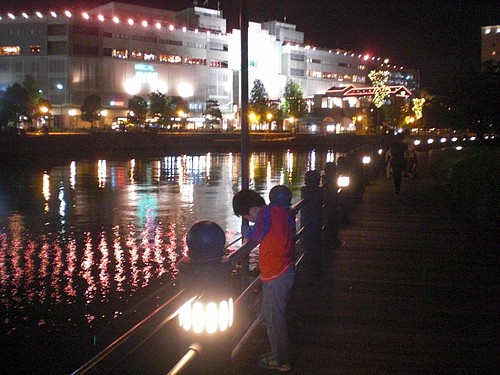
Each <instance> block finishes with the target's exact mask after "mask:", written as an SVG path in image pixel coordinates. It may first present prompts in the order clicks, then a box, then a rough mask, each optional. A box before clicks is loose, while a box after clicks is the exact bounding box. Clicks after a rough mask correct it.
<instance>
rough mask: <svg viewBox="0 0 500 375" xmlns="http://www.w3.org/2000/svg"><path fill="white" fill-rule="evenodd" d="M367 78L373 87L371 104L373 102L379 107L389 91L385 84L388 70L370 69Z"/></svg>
mask: <svg viewBox="0 0 500 375" xmlns="http://www.w3.org/2000/svg"><path fill="white" fill-rule="evenodd" d="M368 78H370V80H371V81H372V85H373V89H374V90H373V92H374V97H373V104H375V107H377V108H380V107H382V104H384V99H385V98H386V97H387V96H388V95H389V94H390V92H391V90H390V89H389V87H387V85H386V83H387V81H388V79H389V72H388V71H387V70H372V71H371V72H370V73H369V74H368Z"/></svg>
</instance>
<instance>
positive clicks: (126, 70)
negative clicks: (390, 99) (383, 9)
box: [0, 2, 419, 127]
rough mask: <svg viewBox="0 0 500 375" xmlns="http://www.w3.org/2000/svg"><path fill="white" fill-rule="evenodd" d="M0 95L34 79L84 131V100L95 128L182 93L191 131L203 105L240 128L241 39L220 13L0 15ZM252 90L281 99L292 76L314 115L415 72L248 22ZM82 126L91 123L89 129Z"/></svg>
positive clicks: (66, 119) (414, 76) (61, 117)
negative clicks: (349, 90)
mask: <svg viewBox="0 0 500 375" xmlns="http://www.w3.org/2000/svg"><path fill="white" fill-rule="evenodd" d="M0 16H1V17H0V90H4V89H6V88H7V87H8V86H9V85H12V84H13V83H15V82H19V83H22V82H23V80H24V78H25V76H26V75H28V74H30V75H32V76H33V77H34V78H35V80H36V82H37V83H38V85H39V86H40V87H41V89H42V92H43V96H44V98H46V99H48V100H49V101H50V102H51V103H52V106H53V109H52V115H53V116H54V117H55V121H54V123H55V124H58V125H63V126H64V127H70V126H75V124H77V125H78V126H84V125H85V124H82V123H77V122H78V113H79V109H80V106H81V105H82V103H83V101H84V99H85V98H86V97H87V96H88V95H90V94H97V95H99V96H100V97H101V99H102V106H103V109H104V110H106V112H103V116H102V119H101V125H104V124H110V123H112V121H113V119H117V118H124V117H126V115H127V106H128V100H129V99H130V98H132V97H133V96H134V95H138V96H141V97H143V98H145V99H147V98H148V96H149V94H150V93H151V92H157V91H159V92H161V93H164V94H166V95H168V96H171V95H172V96H173V95H175V96H181V97H183V98H184V99H185V100H186V101H187V102H188V103H189V118H188V120H190V121H191V126H192V127H199V126H202V125H203V123H204V119H203V111H204V109H205V105H206V101H207V100H216V101H217V102H218V104H219V107H220V109H221V112H222V114H223V118H224V120H223V126H224V127H226V126H228V124H229V125H231V126H234V127H238V112H239V108H240V66H241V32H240V30H237V29H234V30H232V31H231V32H228V30H226V27H227V23H226V19H224V18H223V15H222V12H221V11H220V10H218V9H217V10H215V9H209V8H205V7H199V6H196V5H194V6H193V7H190V8H188V9H184V10H181V11H168V10H162V9H155V8H149V7H144V6H136V5H130V4H125V3H119V2H110V3H107V4H105V5H103V6H100V7H97V8H93V9H89V10H88V11H86V12H79V13H71V11H69V10H67V11H64V12H61V13H56V12H49V13H46V14H45V13H40V12H36V13H33V14H28V13H21V14H13V13H7V14H2V15H0ZM248 35H249V36H248V45H249V50H248V60H249V69H248V77H249V90H251V88H252V86H253V82H254V80H255V79H260V80H261V81H262V82H263V84H264V86H265V88H266V91H267V92H268V94H269V97H270V98H271V99H274V100H279V99H280V98H281V96H282V94H283V89H284V87H285V85H286V82H287V81H288V80H289V79H293V80H294V81H296V82H298V83H299V84H300V86H301V87H302V89H303V91H304V96H305V97H306V99H307V100H308V103H309V109H310V110H313V109H314V108H313V106H314V100H313V98H314V95H318V94H324V93H325V92H326V91H327V90H329V89H330V88H331V87H334V86H335V87H346V86H350V85H353V86H356V87H363V86H369V79H368V78H367V76H368V73H369V72H370V71H371V70H373V69H383V70H388V71H389V72H390V77H389V82H388V83H389V84H392V85H404V86H406V87H407V88H409V89H410V90H414V89H416V88H418V84H419V77H418V71H416V70H411V69H403V68H402V67H398V66H396V65H393V64H392V62H389V61H387V60H384V59H383V58H380V57H375V56H368V55H363V54H361V53H355V52H353V51H345V50H341V49H334V50H332V49H327V48H319V47H315V46H310V45H306V44H304V32H302V31H298V30H296V26H295V25H292V24H288V23H286V22H279V21H270V22H264V23H256V22H249V33H248ZM87 126H88V125H87Z"/></svg>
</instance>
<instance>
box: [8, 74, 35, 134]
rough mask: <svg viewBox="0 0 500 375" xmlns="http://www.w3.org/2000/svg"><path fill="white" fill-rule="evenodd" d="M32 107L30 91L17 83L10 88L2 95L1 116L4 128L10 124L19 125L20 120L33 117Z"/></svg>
mask: <svg viewBox="0 0 500 375" xmlns="http://www.w3.org/2000/svg"><path fill="white" fill-rule="evenodd" d="M31 112H32V107H31V102H30V95H29V92H28V90H27V89H26V88H25V87H24V86H21V85H20V84H19V83H17V82H15V83H14V84H13V85H12V86H8V87H7V88H6V89H5V91H4V92H3V93H2V100H1V103H0V114H1V119H2V126H7V124H8V123H14V124H16V125H17V124H18V123H19V121H20V118H22V117H28V116H30V115H31Z"/></svg>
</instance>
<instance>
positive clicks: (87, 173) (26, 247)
mask: <svg viewBox="0 0 500 375" xmlns="http://www.w3.org/2000/svg"><path fill="white" fill-rule="evenodd" d="M336 157H338V155H335V154H334V153H333V152H326V153H325V152H323V153H317V152H314V151H310V152H303V153H295V154H294V153H292V152H289V151H288V152H260V153H253V154H252V155H251V159H250V173H251V175H250V187H251V188H253V189H255V190H257V191H258V192H260V193H261V194H262V195H263V196H264V197H265V198H266V200H267V197H268V194H269V191H270V189H271V188H272V187H273V186H274V185H276V184H285V185H288V186H290V188H291V189H292V192H293V196H294V202H296V201H297V200H298V199H299V197H300V187H301V186H302V184H303V176H304V173H305V172H306V171H307V170H309V169H320V170H322V168H323V166H324V163H325V162H326V161H333V160H335V158H336ZM240 169H241V168H240V157H239V155H233V154H217V153H215V154H214V153H212V154H210V153H209V154H205V155H179V156H168V157H164V158H161V159H131V160H126V161H120V160H97V161H89V160H79V161H72V162H71V163H70V164H69V165H62V166H55V167H48V168H47V169H40V170H37V169H35V170H29V171H27V170H20V171H17V172H16V174H15V176H9V178H8V179H7V181H5V182H3V183H2V184H1V185H0V230H1V232H0V295H1V301H0V312H1V327H2V328H1V334H2V335H4V334H12V333H13V332H14V331H17V332H26V334H29V332H30V331H33V330H40V329H44V328H45V329H49V330H64V329H66V328H67V327H78V326H79V325H81V323H82V322H86V323H88V325H87V326H88V327H95V326H98V325H99V324H104V323H105V322H108V321H110V320H113V319H115V318H117V317H119V316H121V315H122V314H123V312H124V311H126V310H127V309H128V308H129V307H130V306H129V304H130V303H131V302H130V301H133V300H134V295H135V294H136V293H137V292H138V291H140V290H146V289H147V287H150V288H157V287H159V286H160V285H162V284H166V283H168V282H169V281H170V280H172V279H175V277H176V274H177V268H176V265H175V264H176V261H177V260H178V259H180V257H181V256H182V255H183V254H185V253H186V251H187V247H186V243H185V235H186V232H187V230H188V229H189V228H190V227H191V225H192V224H193V223H194V222H196V221H198V220H203V219H209V220H213V221H215V222H216V223H218V224H219V225H220V226H221V227H222V228H224V229H225V231H226V239H227V242H228V243H229V242H232V241H233V240H235V239H236V238H238V237H239V231H240V225H241V221H240V219H239V218H237V217H236V216H234V214H233V212H232V207H231V200H232V196H233V195H234V193H235V192H236V191H238V189H239V188H240V185H239V184H240V176H239V171H240ZM153 308H154V306H151V310H152V309H153ZM64 327H66V328H64ZM78 329H82V328H81V327H80V328H78Z"/></svg>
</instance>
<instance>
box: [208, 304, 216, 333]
mask: <svg viewBox="0 0 500 375" xmlns="http://www.w3.org/2000/svg"><path fill="white" fill-rule="evenodd" d="M218 323H219V321H218V319H217V305H216V304H215V303H214V302H210V303H208V304H207V307H206V308H205V329H206V330H207V333H214V332H215V331H216V330H217V326H218Z"/></svg>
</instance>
